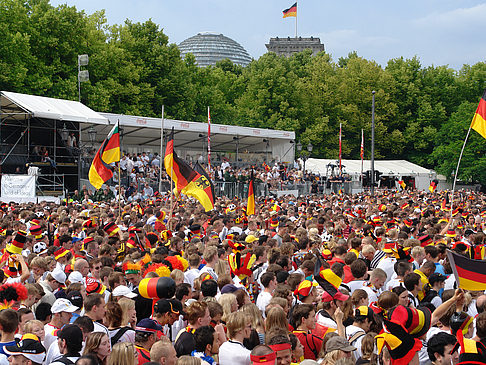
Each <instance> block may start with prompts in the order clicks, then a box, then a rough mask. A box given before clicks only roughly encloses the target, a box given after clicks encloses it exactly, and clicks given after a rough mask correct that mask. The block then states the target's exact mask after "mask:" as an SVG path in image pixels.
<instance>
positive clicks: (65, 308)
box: [51, 298, 79, 314]
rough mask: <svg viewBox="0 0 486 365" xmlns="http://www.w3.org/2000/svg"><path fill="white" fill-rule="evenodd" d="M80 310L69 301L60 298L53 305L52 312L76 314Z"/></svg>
mask: <svg viewBox="0 0 486 365" xmlns="http://www.w3.org/2000/svg"><path fill="white" fill-rule="evenodd" d="M78 309H79V307H76V306H75V305H73V304H72V303H71V302H70V301H69V300H68V299H65V298H59V299H56V301H55V302H54V303H53V304H52V307H51V312H52V313H53V314H54V313H61V312H70V313H72V312H75V311H77V310H78Z"/></svg>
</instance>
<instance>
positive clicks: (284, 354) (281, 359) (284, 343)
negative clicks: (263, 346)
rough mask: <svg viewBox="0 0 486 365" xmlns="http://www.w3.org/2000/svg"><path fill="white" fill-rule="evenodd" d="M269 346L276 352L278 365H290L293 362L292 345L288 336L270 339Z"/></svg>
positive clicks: (277, 336)
mask: <svg viewBox="0 0 486 365" xmlns="http://www.w3.org/2000/svg"><path fill="white" fill-rule="evenodd" d="M267 344H268V346H269V347H270V348H271V349H272V350H273V351H275V354H276V356H277V365H290V363H291V362H292V344H291V342H290V339H289V338H288V336H287V335H280V334H279V335H276V336H273V337H271V338H269V339H268V341H267Z"/></svg>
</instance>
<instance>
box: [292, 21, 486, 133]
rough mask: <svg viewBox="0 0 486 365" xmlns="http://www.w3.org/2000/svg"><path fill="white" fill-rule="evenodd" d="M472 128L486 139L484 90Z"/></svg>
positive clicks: (485, 91) (485, 97)
mask: <svg viewBox="0 0 486 365" xmlns="http://www.w3.org/2000/svg"><path fill="white" fill-rule="evenodd" d="M284 14H285V12H284ZM284 18H285V15H284ZM471 128H472V129H474V130H475V131H476V132H478V133H479V134H480V135H482V136H483V138H486V90H484V93H483V96H482V97H481V100H480V101H479V105H478V108H477V109H476V113H474V117H473V120H472V122H471Z"/></svg>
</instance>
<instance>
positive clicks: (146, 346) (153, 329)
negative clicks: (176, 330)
mask: <svg viewBox="0 0 486 365" xmlns="http://www.w3.org/2000/svg"><path fill="white" fill-rule="evenodd" d="M162 330H163V327H162V326H161V325H160V324H158V323H157V322H156V321H154V320H153V319H149V318H144V319H142V320H141V321H140V322H138V323H137V326H136V327H135V348H136V349H137V352H138V364H139V365H141V364H145V363H147V362H150V349H151V348H152V346H153V344H154V343H155V342H156V341H157V331H162Z"/></svg>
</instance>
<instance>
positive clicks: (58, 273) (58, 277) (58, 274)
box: [51, 267, 66, 284]
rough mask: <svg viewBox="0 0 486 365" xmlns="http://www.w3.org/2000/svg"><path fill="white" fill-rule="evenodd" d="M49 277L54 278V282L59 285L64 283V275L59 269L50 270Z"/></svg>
mask: <svg viewBox="0 0 486 365" xmlns="http://www.w3.org/2000/svg"><path fill="white" fill-rule="evenodd" d="M51 276H52V277H53V278H54V280H56V281H57V282H59V283H61V284H65V283H66V274H65V273H64V271H62V270H61V269H60V268H59V267H56V268H55V269H54V270H52V272H51Z"/></svg>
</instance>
